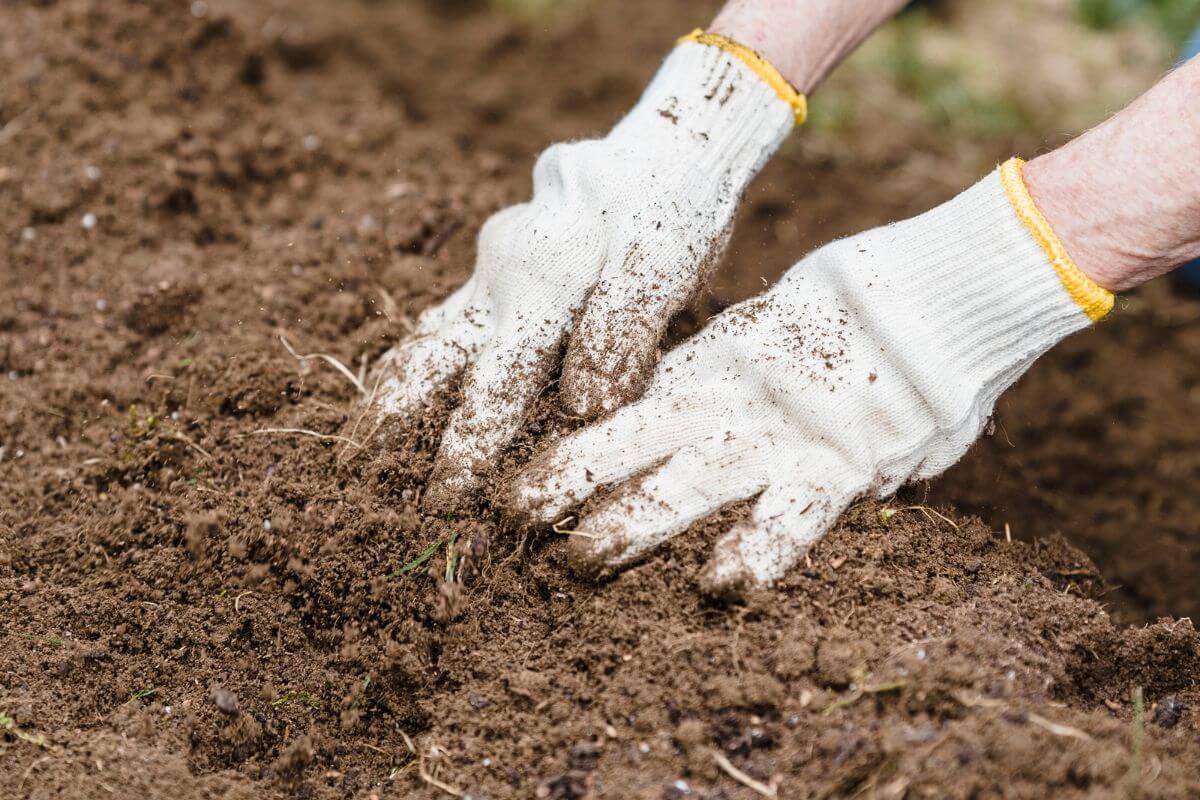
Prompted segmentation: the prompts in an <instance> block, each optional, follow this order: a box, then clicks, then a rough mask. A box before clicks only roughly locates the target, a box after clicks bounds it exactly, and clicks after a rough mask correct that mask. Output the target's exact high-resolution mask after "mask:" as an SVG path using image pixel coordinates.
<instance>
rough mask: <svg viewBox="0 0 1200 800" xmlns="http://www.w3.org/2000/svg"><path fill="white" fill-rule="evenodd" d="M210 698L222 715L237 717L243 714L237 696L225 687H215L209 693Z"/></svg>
mask: <svg viewBox="0 0 1200 800" xmlns="http://www.w3.org/2000/svg"><path fill="white" fill-rule="evenodd" d="M208 698H209V699H210V700H212V701H213V703H214V704H215V705H216V707H217V710H218V711H220V712H221V713H222V714H228V715H229V716H231V717H236V716H237V715H238V714H240V713H242V709H241V707H240V706H239V705H238V698H237V695H236V694H234V693H233V692H231V691H229V690H228V689H226V688H225V687H224V686H213V687H212V689H210V690H209V692H208Z"/></svg>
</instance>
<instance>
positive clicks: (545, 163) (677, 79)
mask: <svg viewBox="0 0 1200 800" xmlns="http://www.w3.org/2000/svg"><path fill="white" fill-rule="evenodd" d="M804 110H805V104H804V98H803V97H802V96H800V95H798V94H797V93H796V92H795V91H794V90H793V89H792V88H791V87H790V86H788V84H787V83H786V81H784V80H783V78H782V77H780V75H779V74H778V72H776V71H775V70H774V69H773V68H772V67H771V66H770V65H769V64H767V63H766V62H765V61H763V60H762V59H761V58H760V57H758V56H757V55H756V54H754V53H753V52H752V51H750V50H747V49H746V48H744V47H741V46H739V45H737V44H735V43H733V42H731V41H729V40H727V39H724V38H722V37H718V36H713V35H709V34H702V33H695V34H692V35H690V36H688V37H685V38H684V39H683V40H681V41H680V43H679V45H678V46H677V47H676V48H675V50H674V51H672V53H671V54H670V56H669V57H668V58H667V59H666V61H665V62H664V63H663V65H662V67H661V69H660V70H659V72H658V74H657V75H656V76H655V78H654V81H653V82H652V83H651V84H650V86H649V88H648V89H647V90H646V92H645V94H644V95H643V96H642V98H641V100H640V101H639V102H638V104H637V106H636V107H635V108H634V109H633V110H632V111H631V112H630V113H629V115H628V116H626V117H625V118H624V119H623V120H621V122H620V123H619V124H618V125H617V126H616V127H615V128H614V129H613V131H612V132H611V133H610V134H609V135H608V136H607V137H605V138H603V139H598V140H588V141H580V142H574V143H570V144H559V145H555V146H553V147H551V148H550V149H549V150H547V151H546V152H545V153H543V154H542V156H541V158H539V160H538V162H537V165H536V167H535V168H534V174H533V199H532V200H530V201H529V202H527V203H523V204H521V205H517V206H513V207H511V208H508V209H505V210H504V211H501V212H499V213H497V214H496V215H495V216H493V217H492V218H491V219H490V220H488V222H487V224H486V225H485V226H484V228H483V230H482V232H481V233H480V236H479V245H478V255H477V260H476V264H475V273H474V274H473V275H472V276H471V278H470V280H468V281H467V283H466V284H465V285H464V286H463V287H462V288H460V289H459V290H458V291H457V292H455V293H454V294H453V295H452V296H450V297H449V298H448V299H447V300H446V301H445V302H443V303H442V304H440V305H438V306H435V307H433V308H430V309H428V310H427V311H426V312H425V313H424V314H422V315H421V317H420V319H419V320H418V323H417V327H416V332H415V334H414V335H413V336H412V337H410V338H408V339H407V340H405V341H403V342H401V343H400V344H399V345H398V346H396V347H395V348H393V349H392V350H390V351H389V352H388V353H387V354H385V355H384V357H383V359H382V360H381V364H380V368H381V369H383V370H384V372H383V380H382V382H381V383H380V385H379V390H378V403H379V408H380V411H381V412H382V413H383V414H390V415H409V414H411V413H413V412H415V411H417V410H418V409H420V408H421V407H422V406H424V405H425V404H426V403H428V401H429V400H430V399H431V398H432V397H433V396H434V395H435V394H436V393H437V392H438V391H439V390H442V389H445V388H447V387H448V386H449V385H450V384H451V383H452V382H454V381H457V380H458V379H459V377H460V376H462V380H463V383H462V387H463V399H462V405H461V406H460V407H459V408H458V409H457V410H456V412H455V413H454V414H453V416H452V418H451V420H450V423H449V426H448V427H447V429H446V431H445V433H444V435H443V438H442V443H441V449H440V452H439V454H438V458H437V462H436V464H435V467H434V472H433V478H432V480H431V481H430V485H429V487H428V489H427V492H426V500H427V502H429V503H431V504H432V506H433V507H434V508H446V507H453V506H454V505H457V503H458V501H459V500H460V498H461V496H462V494H463V493H464V492H465V491H468V490H470V489H472V488H474V487H475V486H476V485H477V484H478V482H479V480H480V478H481V476H482V475H483V474H484V472H485V471H486V470H487V468H488V466H489V462H491V461H494V457H495V456H496V455H497V454H498V452H499V451H500V450H501V449H502V448H503V447H504V446H505V445H506V444H507V443H508V442H509V441H510V440H511V438H512V437H513V436H514V435H515V433H516V432H517V431H518V430H519V429H520V427H521V425H522V424H523V423H524V418H525V414H526V411H527V410H528V408H529V406H530V404H531V403H532V401H533V400H534V399H535V398H536V397H537V395H538V394H539V393H540V392H541V391H542V390H543V389H544V388H545V386H546V385H547V383H548V381H549V375H550V373H551V371H552V370H553V369H554V367H555V366H556V362H557V359H558V358H559V357H560V355H561V353H562V352H563V345H564V343H566V342H568V341H569V346H568V348H567V355H566V359H565V362H564V364H563V370H562V382H561V386H562V398H563V402H564V404H565V406H566V408H567V410H568V411H569V412H570V413H573V414H576V415H579V416H584V417H588V418H592V417H596V416H599V415H600V414H602V413H604V412H607V411H610V410H612V409H614V408H616V407H617V406H618V405H620V404H621V403H623V402H628V401H629V400H632V399H635V398H636V397H638V396H639V395H640V394H641V393H642V391H643V390H644V388H645V385H646V383H647V382H648V381H649V378H650V373H651V372H652V370H653V367H654V362H655V350H656V347H657V346H658V344H659V341H660V339H661V337H662V334H663V332H664V330H665V328H666V326H667V322H668V320H669V319H670V317H671V316H672V315H673V314H674V313H675V312H676V311H678V310H680V309H681V308H682V307H683V306H684V305H685V304H686V303H687V302H688V300H689V299H690V298H691V297H692V295H693V294H694V293H695V292H696V291H697V289H698V288H699V287H700V286H701V285H702V283H703V281H704V280H705V278H706V275H707V272H708V271H709V270H710V268H711V267H712V266H713V265H714V263H715V262H716V261H717V260H718V259H719V258H720V256H721V254H722V250H723V248H724V246H725V243H726V241H727V239H728V235H729V230H730V226H731V224H732V220H733V216H734V212H735V210H736V207H737V205H738V202H739V200H740V199H741V196H742V193H743V192H744V190H745V189H746V186H747V184H748V183H749V182H750V180H751V179H752V178H753V177H754V175H755V174H756V173H757V172H758V171H759V169H760V168H761V167H762V166H763V164H764V163H765V162H766V160H767V159H768V158H769V157H770V156H771V155H772V154H773V153H774V152H775V150H776V149H778V147H779V145H780V143H781V142H782V141H783V139H784V138H786V136H787V134H788V133H789V131H790V130H791V129H792V127H793V126H794V125H795V124H796V123H797V120H802V119H803V114H804Z"/></svg>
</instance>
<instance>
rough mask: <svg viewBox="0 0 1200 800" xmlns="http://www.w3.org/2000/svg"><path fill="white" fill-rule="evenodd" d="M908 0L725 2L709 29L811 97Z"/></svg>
mask: <svg viewBox="0 0 1200 800" xmlns="http://www.w3.org/2000/svg"><path fill="white" fill-rule="evenodd" d="M906 2H907V0H729V2H727V3H726V4H725V6H724V8H722V10H721V12H720V13H719V14H718V15H717V17H716V19H715V20H713V23H712V25H710V26H709V28H708V29H709V31H711V32H713V33H718V34H721V35H724V36H728V37H730V38H731V39H734V40H736V41H738V42H741V43H742V44H744V45H746V46H747V47H750V48H753V49H754V50H756V51H757V52H759V53H760V54H761V55H762V56H763V57H764V58H766V59H767V60H768V61H770V62H771V63H772V64H774V65H775V67H776V68H778V69H779V71H780V73H782V75H783V77H784V78H786V79H787V80H788V81H789V82H790V83H791V84H792V86H794V87H796V89H797V90H798V91H800V92H802V93H804V94H810V93H811V92H812V91H813V90H814V89H816V87H817V86H818V85H820V83H821V82H822V81H824V80H825V77H826V76H827V75H828V74H829V73H830V72H831V71H832V70H833V68H834V67H836V66H837V65H838V64H840V63H841V62H842V61H843V60H844V59H845V58H846V57H847V56H849V55H850V53H852V52H853V51H854V50H855V48H857V47H858V45H859V44H861V43H862V41H863V40H864V39H866V38H867V36H869V35H870V34H871V32H872V31H874V30H875V29H876V28H878V27H879V26H880V25H881V24H883V23H884V22H885V21H887V20H888V19H890V18H891V17H892V16H894V15H895V14H896V13H897V12H898V11H899V10H900V9H901V8H903V7H904V5H905V4H906Z"/></svg>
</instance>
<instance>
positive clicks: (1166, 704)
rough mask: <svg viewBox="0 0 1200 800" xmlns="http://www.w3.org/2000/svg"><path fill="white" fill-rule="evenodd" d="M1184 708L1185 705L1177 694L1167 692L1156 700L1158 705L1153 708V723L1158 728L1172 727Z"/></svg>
mask: <svg viewBox="0 0 1200 800" xmlns="http://www.w3.org/2000/svg"><path fill="white" fill-rule="evenodd" d="M1185 710H1187V706H1186V705H1184V703H1183V701H1182V700H1180V699H1179V696H1178V695H1174V694H1169V695H1167V696H1166V697H1164V698H1163V699H1162V700H1159V701H1158V706H1157V707H1156V708H1155V709H1154V724H1155V725H1157V726H1159V727H1160V728H1174V727H1175V726H1176V725H1178V724H1179V718H1180V717H1182V716H1183V712H1184V711H1185Z"/></svg>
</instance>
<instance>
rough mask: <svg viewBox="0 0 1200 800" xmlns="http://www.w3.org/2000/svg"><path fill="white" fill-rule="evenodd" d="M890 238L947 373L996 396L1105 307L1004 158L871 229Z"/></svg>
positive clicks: (893, 279)
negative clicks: (956, 191) (911, 214)
mask: <svg viewBox="0 0 1200 800" xmlns="http://www.w3.org/2000/svg"><path fill="white" fill-rule="evenodd" d="M871 235H872V236H880V237H884V238H885V239H887V240H888V241H886V242H878V243H877V244H878V246H880V247H881V248H883V249H885V250H886V251H888V252H890V253H892V254H893V257H894V263H895V264H896V267H897V270H898V271H899V273H901V274H896V275H891V276H888V283H890V284H892V285H897V282H898V285H906V286H907V287H908V290H910V291H911V295H910V296H912V297H914V298H923V299H924V300H925V302H926V305H925V307H923V308H911V309H908V310H907V312H908V313H910V314H912V315H914V316H915V317H916V319H914V320H913V321H914V322H916V323H918V324H921V325H922V327H924V328H925V329H926V330H927V331H929V334H930V336H931V337H933V338H936V339H937V340H938V343H939V347H938V348H936V350H935V351H934V352H937V353H939V354H942V355H944V357H945V358H946V360H947V362H948V363H947V364H946V365H945V366H946V367H947V368H948V369H949V370H951V371H949V372H946V373H945V374H950V375H963V376H964V377H966V376H968V375H970V376H973V377H974V378H976V379H977V380H978V381H980V382H981V383H982V384H984V385H986V386H988V388H989V389H990V390H991V391H990V392H989V394H992V395H998V394H999V393H1000V392H1001V391H1003V390H1004V388H1006V387H1007V386H1008V385H1009V384H1011V382H1012V381H1013V380H1015V379H1016V377H1017V376H1019V375H1020V374H1021V373H1022V372H1024V371H1025V369H1027V368H1028V366H1029V364H1030V363H1032V361H1033V360H1034V359H1036V358H1037V357H1038V356H1040V355H1041V354H1042V353H1044V352H1045V351H1046V350H1048V349H1049V348H1050V347H1052V346H1053V345H1054V344H1055V343H1057V342H1058V341H1059V340H1061V339H1063V338H1064V337H1066V336H1068V335H1070V334H1071V333H1073V332H1075V331H1078V330H1080V329H1082V328H1085V327H1087V326H1088V325H1089V324H1091V322H1092V321H1094V320H1097V319H1099V318H1101V317H1103V316H1104V314H1106V313H1107V312H1108V310H1109V309H1111V308H1112V304H1113V297H1112V294H1111V293H1110V292H1108V291H1107V290H1105V289H1103V288H1101V287H1100V286H1098V285H1097V284H1096V283H1095V282H1094V281H1092V280H1091V279H1090V278H1088V277H1087V276H1086V275H1085V274H1084V273H1083V272H1082V271H1080V270H1079V268H1078V267H1076V266H1075V264H1074V263H1073V262H1072V261H1071V258H1070V256H1069V255H1068V254H1067V252H1066V249H1065V248H1064V247H1063V246H1062V244H1061V242H1059V240H1058V238H1057V237H1056V236H1055V235H1054V232H1053V231H1052V230H1051V229H1050V226H1049V224H1048V223H1047V222H1046V220H1045V218H1044V217H1042V215H1041V213H1040V212H1038V210H1037V207H1036V205H1035V204H1034V203H1033V200H1032V199H1031V198H1030V196H1029V193H1028V191H1027V190H1026V188H1025V184H1024V180H1023V178H1022V175H1021V162H1019V161H1017V160H1015V159H1014V160H1012V161H1009V162H1008V163H1006V164H1004V165H1003V166H1002V167H1000V168H999V169H998V170H996V172H993V173H992V174H991V175H989V176H988V177H986V178H984V179H983V180H982V181H980V182H979V183H977V184H976V185H975V186H973V187H972V188H970V189H968V190H967V191H966V192H963V193H962V194H960V195H959V196H958V197H956V198H954V199H953V200H951V201H949V202H948V203H945V204H943V205H941V206H939V207H938V208H935V209H933V210H932V211H930V212H928V213H926V214H922V215H921V216H919V217H915V218H913V219H911V220H907V221H905V222H901V223H897V224H895V225H890V226H887V227H885V228H881V229H878V230H877V231H873V232H872V234H871Z"/></svg>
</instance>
